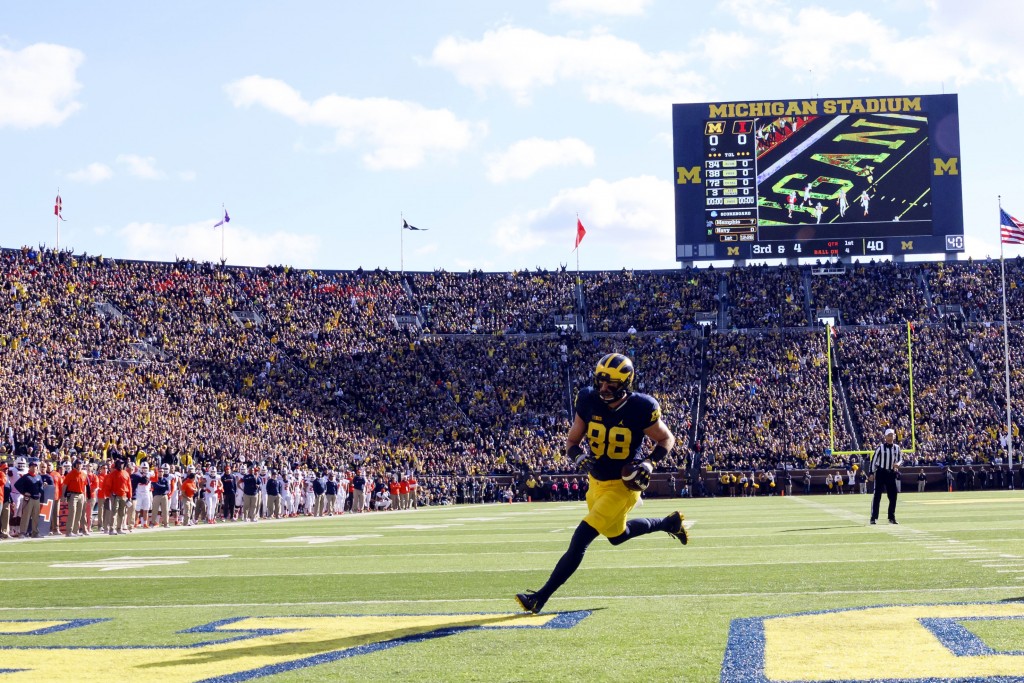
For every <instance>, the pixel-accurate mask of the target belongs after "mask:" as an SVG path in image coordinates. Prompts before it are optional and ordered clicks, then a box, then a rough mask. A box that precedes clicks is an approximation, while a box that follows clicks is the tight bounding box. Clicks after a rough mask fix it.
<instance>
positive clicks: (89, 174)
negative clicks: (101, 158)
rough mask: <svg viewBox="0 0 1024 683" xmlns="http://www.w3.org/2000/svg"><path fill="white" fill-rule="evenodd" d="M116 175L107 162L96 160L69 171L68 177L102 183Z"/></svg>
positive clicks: (80, 180) (82, 181) (85, 181)
mask: <svg viewBox="0 0 1024 683" xmlns="http://www.w3.org/2000/svg"><path fill="white" fill-rule="evenodd" d="M113 177H114V171H113V169H111V168H110V167H109V166H107V165H106V164H101V163H99V162H98V161H94V162H93V163H91V164H89V165H88V166H86V167H85V168H80V169H78V170H77V171H73V172H71V173H68V178H69V179H70V180H74V181H75V182H78V183H101V182H103V181H104V180H110V179H111V178H113Z"/></svg>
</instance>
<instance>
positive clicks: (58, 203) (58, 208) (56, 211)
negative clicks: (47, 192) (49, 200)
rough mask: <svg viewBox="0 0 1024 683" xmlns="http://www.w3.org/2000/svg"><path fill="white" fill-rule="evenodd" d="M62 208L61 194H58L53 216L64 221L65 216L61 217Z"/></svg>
mask: <svg viewBox="0 0 1024 683" xmlns="http://www.w3.org/2000/svg"><path fill="white" fill-rule="evenodd" d="M61 207H62V205H61V201H60V193H57V201H56V202H54V204H53V215H54V216H56V217H57V218H59V219H61V220H64V216H62V215H60V212H61Z"/></svg>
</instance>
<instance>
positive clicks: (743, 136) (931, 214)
mask: <svg viewBox="0 0 1024 683" xmlns="http://www.w3.org/2000/svg"><path fill="white" fill-rule="evenodd" d="M672 127H673V150H674V159H675V180H676V193H675V201H676V260H677V261H710V260H736V259H750V258H756V259H760V258H787V259H792V258H823V257H824V258H831V257H841V258H842V257H851V258H853V257H865V256H867V257H871V256H882V255H892V256H899V255H906V254H936V253H949V252H961V251H963V250H964V226H963V197H962V192H961V187H960V131H959V123H958V106H957V96H956V95H917V96H910V97H905V96H901V97H861V98H847V99H817V100H776V101H771V100H769V101H758V102H721V103H705V104H676V105H673V107H672Z"/></svg>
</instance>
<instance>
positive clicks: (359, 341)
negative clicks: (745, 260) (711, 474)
mask: <svg viewBox="0 0 1024 683" xmlns="http://www.w3.org/2000/svg"><path fill="white" fill-rule="evenodd" d="M1006 265H1007V281H1008V303H1009V309H1010V313H1011V318H1012V319H1019V317H1020V315H1021V314H1022V313H1024V296H1022V294H1024V293H1022V292H1021V290H1022V289H1024V279H1022V276H1024V268H1022V264H1021V263H1020V261H1019V260H1017V259H1015V260H1013V261H1011V262H1008V263H1007V264H1006ZM998 268H999V264H998V263H995V264H993V263H991V262H960V263H940V264H931V263H923V264H891V263H886V264H857V265H854V266H850V267H848V268H847V269H846V270H845V272H843V273H841V274H837V275H831V276H822V275H811V273H810V269H809V268H808V267H795V266H784V267H767V266H763V267H754V268H738V267H737V268H731V269H728V270H715V269H711V268H709V269H693V268H688V269H685V270H681V271H666V272H639V271H628V270H623V271H610V272H597V273H593V272H586V273H571V272H567V271H565V269H560V270H558V271H554V272H548V271H544V270H540V269H537V270H533V271H529V270H523V271H519V272H515V273H480V272H472V273H464V274H456V273H447V272H444V271H437V272H434V273H393V272H389V271H387V270H379V269H378V270H373V271H363V270H361V269H360V270H357V271H346V272H327V271H308V270H307V271H302V270H298V269H293V268H288V267H282V266H276V267H269V266H268V267H265V268H234V267H223V266H218V265H215V264H209V263H205V264H204V263H195V262H190V261H178V262H175V263H142V262H127V261H115V260H111V259H105V258H103V257H100V256H88V255H84V254H81V255H76V254H72V253H70V252H68V251H62V252H55V251H52V250H49V251H43V250H38V249H34V248H29V247H25V248H22V249H19V250H4V251H3V252H0V296H2V297H3V299H4V305H3V306H0V401H2V402H3V405H4V412H3V414H2V417H0V442H2V443H3V446H4V449H5V453H4V454H0V461H4V460H6V459H8V458H9V459H10V461H9V462H6V463H5V464H6V465H7V471H8V472H11V470H12V468H13V469H15V470H17V469H19V467H21V466H22V464H21V463H20V462H18V463H16V462H15V460H14V459H15V458H24V459H25V462H24V465H25V466H27V464H28V462H29V461H30V460H32V459H38V461H39V463H38V465H37V466H38V467H40V468H52V469H55V470H64V469H67V470H69V471H70V470H73V469H74V467H73V463H74V462H75V461H76V460H80V461H82V466H83V467H84V468H85V469H87V470H90V471H91V470H95V471H96V474H99V469H100V467H104V466H105V467H106V468H107V470H108V472H109V471H110V469H111V468H112V467H113V464H114V463H115V462H121V463H122V467H123V468H129V469H130V468H133V467H137V468H139V469H141V468H142V465H143V464H145V465H147V469H148V473H149V475H150V476H151V477H152V476H155V475H157V474H159V473H161V472H162V471H163V470H162V468H163V466H165V465H166V466H167V467H169V468H170V471H169V474H170V475H172V476H180V477H185V476H186V475H187V470H188V468H189V467H194V468H195V469H196V475H197V476H198V477H203V478H205V477H207V476H209V473H210V472H211V468H212V471H214V472H216V474H217V477H218V478H220V477H223V476H224V475H225V473H227V472H228V470H229V469H230V471H231V472H232V473H233V474H234V475H242V476H244V475H245V474H247V472H246V470H247V469H248V467H249V466H250V465H252V466H255V467H256V468H258V471H259V473H260V474H259V476H260V477H262V479H263V481H262V482H261V486H265V484H266V480H267V479H268V478H270V477H272V476H280V477H281V478H282V486H283V488H287V485H288V481H287V480H288V478H289V477H292V478H294V480H295V482H300V481H301V482H307V481H308V480H309V479H310V477H312V478H313V479H314V480H320V479H323V482H322V483H323V484H324V486H326V483H327V482H328V481H329V479H330V477H331V476H332V474H333V476H334V478H335V483H336V484H337V485H338V486H339V487H340V485H341V481H342V478H343V477H344V478H345V479H347V481H348V482H349V486H351V482H352V479H353V478H354V477H355V476H356V473H358V471H359V470H360V469H362V470H363V472H364V476H365V477H366V478H367V479H368V480H369V481H371V482H376V483H377V484H380V485H383V483H385V482H387V483H389V485H390V482H392V481H395V482H401V481H402V480H408V479H410V478H413V477H415V478H416V479H417V480H418V481H419V490H418V493H417V496H416V497H415V498H416V500H417V501H418V502H420V503H422V504H436V503H438V502H445V501H447V502H457V501H466V500H484V499H487V500H493V501H499V500H503V499H507V498H509V497H513V498H522V497H524V496H526V495H528V494H529V492H528V491H526V490H525V488H524V482H525V481H526V479H525V477H527V475H528V474H529V473H534V475H535V476H538V477H544V476H547V477H551V475H564V477H565V478H566V481H568V480H569V479H570V478H571V476H572V475H573V474H575V470H574V467H573V465H572V463H570V462H568V461H567V460H566V459H565V458H564V457H563V456H562V453H561V444H562V443H563V441H564V434H565V432H566V430H567V429H568V425H569V424H570V418H571V415H572V401H573V397H574V395H575V391H576V390H577V389H578V388H579V387H580V386H583V385H585V384H587V383H589V382H590V373H591V368H592V365H593V362H594V360H595V359H596V358H598V357H600V356H601V355H603V354H604V353H606V352H610V351H613V350H614V351H620V352H623V353H626V354H627V355H629V356H630V357H632V358H633V359H634V362H635V364H636V367H637V368H638V376H637V389H638V390H640V391H645V392H647V393H650V394H652V395H653V396H655V398H657V399H658V400H659V401H660V402H661V404H662V408H663V414H664V416H665V419H666V421H667V423H669V424H670V425H671V426H672V428H673V430H674V431H675V432H676V433H677V435H678V436H679V437H680V438H679V439H678V443H677V446H676V449H675V450H674V452H673V453H672V455H671V456H670V458H669V459H668V460H666V461H664V462H663V463H662V465H663V467H662V469H663V470H665V471H666V472H671V473H672V474H673V476H674V475H675V474H676V473H679V471H680V470H688V469H691V468H704V469H708V470H716V471H717V470H730V471H732V470H737V471H739V470H742V471H745V472H747V473H748V478H749V477H750V476H753V478H754V479H755V480H756V479H758V478H759V477H760V476H761V475H762V474H764V475H766V476H767V473H769V472H774V471H779V470H780V469H781V470H786V469H787V468H797V469H799V468H804V467H809V468H825V467H844V468H852V466H853V465H855V464H857V462H858V459H857V458H856V457H853V458H840V457H837V456H836V455H834V452H846V451H850V450H858V449H860V448H863V447H865V446H866V445H867V444H870V443H872V442H873V441H875V440H876V439H877V437H878V434H879V433H880V432H881V430H882V429H884V428H885V427H887V426H893V427H894V428H896V429H897V430H898V432H899V433H900V434H901V438H902V440H903V441H905V442H907V443H908V444H909V442H910V440H911V436H913V440H914V443H915V445H916V446H917V449H916V451H915V453H914V454H913V457H912V462H913V463H914V464H946V465H949V466H960V467H963V466H982V465H988V464H992V465H998V464H999V463H1000V462H1002V461H1003V459H1004V458H1005V448H1006V434H1005V428H1004V425H1003V420H1002V419H1001V418H1002V417H1003V416H1005V404H1004V403H1003V401H1004V398H1003V392H1002V391H1001V371H1002V363H1001V360H1002V351H1001V327H1000V325H999V317H998V315H997V313H998V314H1001V305H1000V306H998V307H997V306H996V304H995V303H994V302H995V301H997V300H1000V297H999V296H998V287H999V285H998V283H999V280H998ZM723 294H724V296H723ZM943 303H944V304H950V303H957V304H960V305H961V306H963V308H964V311H965V315H967V317H968V319H969V320H971V321H980V322H977V323H969V324H968V325H966V326H965V327H964V326H961V327H960V328H959V329H947V327H946V326H945V325H944V324H942V322H941V320H940V317H939V316H938V313H937V308H936V306H938V305H941V304H943ZM1000 304H1001V301H1000ZM825 307H829V308H838V309H840V311H841V314H842V321H843V324H842V325H841V326H840V328H839V330H838V334H837V336H836V337H835V339H834V340H833V346H834V348H833V354H834V358H835V371H834V372H833V373H832V379H833V385H834V386H833V396H834V399H833V404H832V408H833V417H832V419H831V424H832V431H831V432H830V429H829V424H830V421H829V399H828V396H829V394H828V390H829V386H828V379H829V370H828V359H827V352H826V349H827V347H828V344H827V338H826V334H825V332H824V331H823V330H822V328H821V327H817V326H815V325H812V324H810V322H809V321H808V313H809V312H813V311H815V310H819V309H822V308H825ZM702 312H708V313H713V314H714V315H715V316H716V319H723V320H728V321H729V326H728V328H729V329H727V330H726V329H723V330H717V331H715V332H713V333H710V334H708V333H707V332H708V328H703V327H701V326H700V325H698V324H697V322H698V321H697V318H696V314H697V313H702ZM565 316H568V317H569V318H571V319H573V320H579V321H581V326H575V329H574V326H573V325H567V324H566V318H565ZM1013 316H1017V317H1016V318H1013ZM907 321H910V322H912V323H914V329H913V332H912V334H913V354H914V355H913V362H914V375H913V379H914V391H915V400H916V404H915V411H916V412H915V416H916V417H915V422H914V426H915V429H916V432H915V433H914V434H913V435H911V433H910V427H911V425H910V420H909V415H910V407H909V384H908V379H909V367H908V363H907V356H906V353H905V350H906V343H905V340H906V329H907V328H906V326H905V324H904V323H905V322H907ZM782 328H784V329H782ZM1020 335H1021V332H1020V328H1019V324H1016V323H1015V324H1014V326H1012V328H1011V337H1012V339H1013V340H1015V343H1014V344H1013V345H1011V348H1012V349H1013V352H1012V357H1011V361H1012V364H1013V367H1014V372H1013V378H1012V379H1013V392H1014V395H1019V392H1020V390H1021V389H1024V375H1022V371H1021V370H1020V369H1019V368H1020V362H1021V360H1022V357H1021V356H1022V352H1021V351H1020V348H1021V344H1020V343H1019V342H1020V341H1021V337H1020ZM1015 429H1016V428H1015ZM1014 436H1015V437H1016V436H1017V434H1016V431H1015V432H1014ZM65 464H66V465H67V467H65V466H64V465H65ZM26 471H27V470H26ZM271 473H273V474H271ZM57 474H58V475H59V474H61V472H60V471H58V472H57ZM496 477H500V478H501V479H500V481H501V484H500V485H499V484H498V483H497V482H498V481H499V479H496ZM10 478H13V477H8V479H10ZM203 481H205V479H203ZM545 481H546V482H547V483H550V482H551V481H555V482H561V481H562V479H560V478H555V479H551V480H545ZM302 485H303V486H305V484H304V483H303V484H302ZM95 488H96V489H97V492H96V493H97V495H98V491H99V490H100V489H101V488H102V487H100V486H99V485H97V486H96V487H95ZM769 488H773V487H770V486H769ZM741 489H742V487H741ZM178 490H179V491H180V487H179V489H178ZM236 490H237V487H236ZM381 490H384V489H381ZM387 490H388V496H389V500H390V489H389V488H388V489H387ZM261 492H262V489H261ZM349 493H350V494H351V491H350V492H349ZM377 493H378V489H377V487H376V486H372V487H371V488H370V489H368V490H367V491H366V492H365V494H366V495H367V496H369V497H370V499H371V500H376V498H375V497H376V496H377ZM12 495H13V494H12ZM324 495H326V494H324ZM335 495H338V494H335ZM295 498H296V499H297V500H298V499H300V498H301V496H295ZM7 500H8V501H9V500H10V497H8V498H7ZM346 500H347V501H348V504H349V505H351V501H352V496H351V495H349V496H347V497H346ZM325 505H326V503H325ZM334 505H335V509H336V511H339V512H340V509H337V499H336V500H335V504H334ZM226 507H227V506H224V509H226ZM231 507H234V506H231ZM261 509H262V508H261ZM300 509H301V510H303V511H306V512H308V511H312V512H313V513H314V514H315V511H316V503H315V501H314V502H313V503H312V505H310V506H306V505H303V506H302V507H301V508H300ZM179 510H180V513H181V514H182V515H184V514H185V513H184V510H183V506H179ZM263 512H264V513H265V510H263Z"/></svg>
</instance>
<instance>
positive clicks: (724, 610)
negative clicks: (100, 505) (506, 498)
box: [0, 492, 1024, 683]
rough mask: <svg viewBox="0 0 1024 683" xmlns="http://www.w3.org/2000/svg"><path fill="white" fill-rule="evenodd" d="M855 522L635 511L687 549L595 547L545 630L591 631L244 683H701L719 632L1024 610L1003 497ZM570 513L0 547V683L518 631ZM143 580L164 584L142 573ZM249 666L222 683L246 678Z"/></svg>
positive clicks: (1013, 499) (709, 670)
mask: <svg viewBox="0 0 1024 683" xmlns="http://www.w3.org/2000/svg"><path fill="white" fill-rule="evenodd" d="M868 504H869V497H868V496H863V495H844V496H817V497H808V498H804V497H792V498H759V499H703V500H680V501H667V500H651V501H647V502H646V503H645V504H644V505H643V506H642V507H640V508H638V509H637V510H634V512H633V514H632V515H631V516H653V517H658V516H663V515H665V514H668V513H669V512H671V511H672V510H673V509H676V508H677V507H678V509H680V510H682V511H683V512H684V514H685V515H686V518H687V523H688V524H692V527H691V530H690V533H691V542H690V544H689V545H688V546H686V547H682V546H680V545H679V543H678V542H677V541H675V540H673V539H672V538H670V537H669V536H668V535H666V534H663V533H657V534H652V535H649V536H646V537H642V538H638V539H634V540H632V541H630V542H629V543H627V544H624V545H622V546H620V547H617V548H614V547H612V546H610V545H609V544H608V543H606V542H605V541H604V540H603V539H599V540H598V541H595V543H594V544H593V545H592V546H591V548H590V550H589V551H588V553H587V556H586V558H585V559H584V561H583V565H582V566H581V567H580V569H579V570H578V571H577V573H576V574H575V576H573V577H572V579H570V581H569V582H568V583H567V584H566V585H565V586H564V587H563V588H562V590H561V591H560V592H559V593H557V594H556V596H555V597H554V598H553V599H552V600H551V601H550V602H549V603H548V605H547V607H546V608H545V612H548V613H561V612H577V611H589V616H586V617H585V618H583V619H582V620H581V621H579V622H578V623H576V624H575V625H574V626H572V627H571V628H564V629H553V628H546V629H531V628H504V629H498V630H495V629H482V630H468V631H463V632H457V633H454V634H453V635H450V636H449V637H439V638H429V639H424V640H420V641H417V642H404V643H402V644H401V645H399V646H397V647H392V648H390V649H379V650H374V651H369V652H367V653H366V654H359V655H358V656H351V657H345V658H343V659H338V660H337V661H328V662H325V663H322V664H318V665H315V666H309V667H304V668H299V669H295V670H291V671H284V672H281V673H277V674H275V675H271V676H269V677H267V678H263V679H262V680H268V681H328V680H330V681H337V680H359V681H361V682H362V683H371V682H373V681H382V682H383V681H387V682H388V683H394V682H395V681H404V680H416V681H432V680H443V681H547V680H550V681H569V680H573V681H574V680H594V681H601V680H619V681H625V680H629V681H632V680H644V681H662V680H664V681H670V680H671V681H718V680H720V678H721V672H722V664H723V656H724V652H725V648H726V642H727V639H728V638H729V634H730V624H731V623H732V621H733V620H734V619H743V618H749V617H760V616H771V615H783V614H793V613H800V612H816V611H823V610H837V609H844V608H854V607H866V606H875V605H913V604H939V603H972V602H999V601H1012V600H1024V533H1022V532H1024V514H1022V513H1024V496H1022V494H1021V493H1015V492H984V493H981V492H974V493H954V494H948V493H925V494H916V493H907V494H904V495H903V496H901V498H900V505H899V510H898V518H899V520H900V525H899V526H890V525H887V524H880V525H878V526H874V527H872V526H868V525H867V517H868ZM883 504H884V503H883ZM584 509H585V508H584V505H583V504H582V503H548V504H516V505H488V506H465V507H458V508H429V509H421V510H418V511H413V512H396V513H384V514H372V515H358V516H352V515H345V516H343V517H334V518H327V519H315V520H314V519H308V518H299V519H292V520H286V521H282V522H270V523H268V522H261V523H258V524H245V523H231V524H218V525H216V526H212V527H205V526H203V527H199V528H192V529H175V530H169V531H149V532H136V533H134V534H131V535H128V536H118V537H107V536H93V537H89V538H78V539H63V538H60V539H53V540H43V541H4V542H2V543H0V590H2V591H3V595H4V599H3V600H2V601H0V605H2V610H0V621H6V622H8V623H7V624H6V626H5V625H4V624H3V623H0V647H2V648H7V649H10V648H13V649H14V652H13V653H10V652H9V653H7V654H5V655H4V656H3V658H2V659H0V681H4V680H5V679H6V678H10V679H11V680H21V678H18V676H19V674H4V673H2V670H3V669H5V668H18V667H17V666H15V665H13V664H11V661H12V660H14V661H16V660H17V657H18V654H19V652H18V649H19V648H24V647H29V648H39V647H45V648H53V649H54V651H53V652H50V653H49V654H47V655H45V656H46V657H48V658H60V657H66V656H68V654H67V653H68V652H72V653H73V652H74V651H66V650H62V649H60V648H64V647H67V646H73V647H77V646H89V647H97V646H99V647H103V646H106V647H115V648H131V647H140V646H163V645H175V646H184V645H192V644H196V643H203V642H207V641H209V640H210V638H211V635H210V634H209V633H181V631H183V630H185V629H190V628H194V627H197V626H201V625H204V624H210V623H211V622H218V621H222V620H232V619H237V618H242V617H270V616H279V615H284V616H301V615H420V614H431V615H458V614H480V615H485V614H488V615H489V614H500V613H505V614H514V613H516V612H517V608H516V606H515V603H514V601H513V599H512V596H513V595H514V594H515V593H516V592H520V591H522V590H524V589H527V588H534V589H535V588H538V587H540V585H541V584H543V582H544V581H545V580H546V578H547V576H548V574H549V573H550V571H551V569H552V567H553V566H554V564H555V562H556V561H557V560H558V558H559V557H560V555H561V553H562V552H563V551H564V550H565V548H566V546H567V544H568V540H569V537H570V535H571V533H572V529H574V528H575V526H576V525H577V524H578V522H579V520H580V518H581V517H582V515H583V514H584V512H583V511H584ZM225 556H226V557H225ZM126 558H127V559H126ZM155 560H163V561H164V562H167V563H172V562H173V563H175V564H164V565H156V566H147V565H146V563H147V562H148V561H155ZM111 562H113V563H114V566H115V568H112V569H110V568H109V567H111V566H112V565H111V564H110V563H111ZM98 563H99V564H98ZM103 563H106V564H103ZM117 563H120V565H118V564H117ZM73 565H83V566H73ZM133 565H135V566H133ZM105 567H108V569H106V570H104V568H105ZM404 618H405V617H401V616H395V617H393V618H391V619H390V621H389V620H383V623H390V624H392V626H389V627H388V628H381V627H374V628H377V631H375V632H374V633H371V634H369V635H366V636H365V637H364V636H359V637H355V636H352V637H351V638H350V637H346V638H342V639H339V640H337V641H333V640H327V639H325V640H324V642H321V643H318V644H317V645H315V646H310V647H309V648H306V649H303V648H304V647H305V646H303V647H300V646H299V645H297V644H296V645H295V656H296V657H297V656H299V655H302V654H303V653H305V654H311V653H313V654H315V653H319V652H324V651H335V652H336V651H339V650H343V649H347V648H352V647H355V646H356V645H359V644H365V643H370V644H372V643H376V642H379V641H381V640H388V639H391V638H394V637H401V636H402V635H405V634H406V633H407V632H406V631H402V630H401V628H402V619H404ZM64 619H102V620H105V621H101V622H97V623H93V624H89V625H85V626H81V627H79V628H70V629H66V630H58V631H54V632H51V633H47V632H42V633H41V634H39V635H12V633H13V631H16V630H17V629H18V628H23V629H24V628H31V627H32V626H33V625H32V624H29V625H28V626H25V625H24V624H26V623H28V622H26V621H25V620H37V621H41V622H45V621H46V620H56V622H57V623H59V622H60V620H64ZM511 623H512V624H513V625H515V622H511ZM1021 623H1024V622H1022V621H1020V620H1017V621H1013V620H1010V621H1005V622H999V621H977V622H967V623H966V624H965V628H967V629H968V630H969V631H971V632H972V633H973V634H975V635H976V636H977V637H978V638H980V639H981V640H983V641H985V642H986V643H987V644H988V645H989V646H990V647H991V648H992V649H994V650H997V651H1007V650H1009V651H1013V650H1020V649H1022V648H1021V647H1020V646H1019V642H1020V634H1021V632H1022V631H1021V628H1022V627H1021V626H1020V624H1021ZM18 624H22V626H18ZM439 624H440V625H441V626H444V625H445V622H444V618H443V617H442V618H441V621H440V622H439ZM505 625H507V624H505ZM421 631H422V629H421ZM5 632H6V633H5ZM377 632H380V633H379V634H377V635H375V633H377ZM417 632H419V631H417ZM360 638H362V639H361V640H360ZM284 640H285V643H284V645H281V646H280V647H282V648H284V649H287V648H288V644H287V640H288V638H287V637H284ZM825 640H826V642H827V638H826V639H825ZM806 646H807V647H808V648H814V647H816V643H815V642H808V643H807V645H806ZM371 650H372V648H371ZM116 652H117V653H119V654H118V656H130V651H127V650H117V651H116ZM182 652H185V653H189V652H191V651H190V650H183V651H182ZM245 652H246V651H244V650H242V651H241V653H236V655H235V656H236V657H237V658H238V659H239V662H238V663H237V664H236V665H235V669H236V670H239V671H241V670H246V669H248V668H251V667H248V665H247V663H246V662H245V661H244V660H245V654H244V653H245ZM36 654H38V653H36ZM250 654H252V653H250ZM8 655H10V656H8ZM34 656H35V655H33V657H34ZM173 656H174V657H177V656H179V655H177V654H174V655H173ZM190 656H191V655H190ZM844 656H847V653H844V652H843V651H837V652H836V658H837V659H839V660H841V659H842V658H843V657H844ZM178 673H179V674H180V675H181V676H183V677H184V678H182V680H187V679H188V674H187V673H183V672H181V671H179V672H178ZM20 675H24V676H26V677H25V678H24V680H45V679H44V678H40V676H39V675H38V672H37V675H36V676H35V677H28V674H27V673H25V674H20ZM1018 675H1020V676H1024V670H1022V671H1020V672H1019V673H1018ZM154 676H155V677H154V680H156V679H158V678H159V679H160V680H174V678H173V677H170V678H167V677H161V676H159V675H156V674H154ZM89 678H90V674H89V672H88V671H85V672H82V673H81V674H80V675H79V680H89ZM215 680H225V681H227V680H236V679H231V678H223V679H215ZM734 680H738V679H734ZM108 681H109V679H108Z"/></svg>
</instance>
